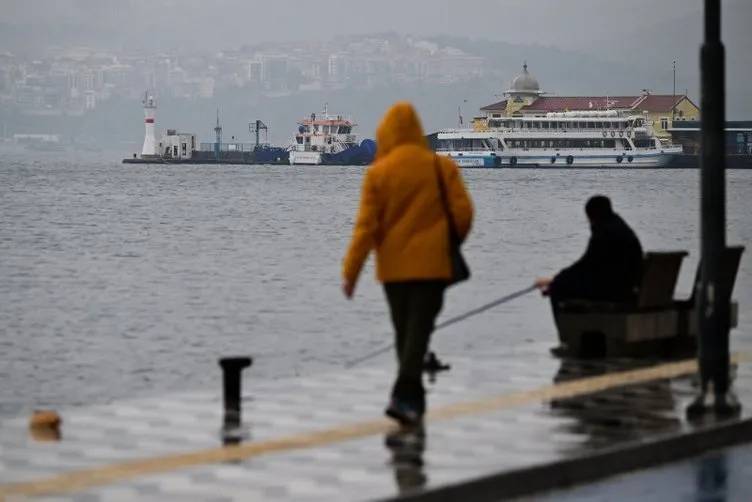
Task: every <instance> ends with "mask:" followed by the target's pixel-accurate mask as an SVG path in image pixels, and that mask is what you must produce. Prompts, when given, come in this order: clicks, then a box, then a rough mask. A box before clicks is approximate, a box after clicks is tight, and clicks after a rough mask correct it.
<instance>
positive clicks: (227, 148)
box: [199, 143, 256, 152]
mask: <svg viewBox="0 0 752 502" xmlns="http://www.w3.org/2000/svg"><path fill="white" fill-rule="evenodd" d="M216 145H217V144H216V143H201V144H200V145H199V150H200V151H203V152H213V151H215V147H216ZM255 147H256V144H255V143H220V144H219V151H220V152H252V151H253V149H254V148H255Z"/></svg>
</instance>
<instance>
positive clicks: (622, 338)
mask: <svg viewBox="0 0 752 502" xmlns="http://www.w3.org/2000/svg"><path fill="white" fill-rule="evenodd" d="M743 250H744V248H743V247H741V246H735V247H730V248H727V257H725V258H724V260H723V267H724V268H723V270H722V273H721V275H722V282H723V284H722V285H721V287H722V288H724V289H723V291H727V292H728V293H727V294H728V298H729V299H730V296H731V291H732V290H733V285H734V282H735V281H736V274H737V271H738V269H739V262H740V259H741V253H742V251H743ZM686 256H687V252H686V251H666V252H657V251H651V252H648V253H646V254H645V257H644V262H643V274H642V278H641V280H640V286H639V291H638V293H637V296H636V298H635V300H634V301H632V302H626V303H613V302H597V301H587V300H568V301H565V302H561V303H560V304H559V309H558V310H559V313H558V315H557V318H556V324H557V328H558V330H559V337H560V339H561V341H562V343H563V344H564V345H565V346H566V347H567V352H568V354H569V355H572V356H580V357H644V356H652V357H676V356H680V355H689V354H692V353H694V351H695V350H696V338H697V332H698V328H697V326H698V321H697V308H696V305H695V304H696V302H695V300H694V293H693V295H692V297H690V298H689V299H688V300H682V301H678V300H675V299H674V289H675V288H676V282H677V280H678V277H679V270H680V268H681V263H682V260H683V259H684V257H686ZM695 283H696V284H698V283H699V268H698V274H697V276H696V279H695ZM695 289H696V287H695ZM724 294H725V293H724ZM737 310H738V309H737V306H736V304H733V305H732V318H731V326H732V327H735V326H736V312H737Z"/></svg>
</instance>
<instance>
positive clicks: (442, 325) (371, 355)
mask: <svg viewBox="0 0 752 502" xmlns="http://www.w3.org/2000/svg"><path fill="white" fill-rule="evenodd" d="M534 289H536V286H535V284H533V285H532V286H528V287H526V288H524V289H520V290H519V291H515V292H514V293H510V294H508V295H506V296H502V297H501V298H498V299H496V300H494V301H492V302H490V303H486V304H485V305H481V306H480V307H478V308H475V309H473V310H469V311H467V312H465V313H464V314H460V315H458V316H455V317H452V318H451V319H447V320H446V321H444V322H442V323H439V324H437V325H436V326H435V327H434V328H433V330H434V331H438V330H440V329H441V328H446V327H447V326H451V325H452V324H455V323H458V322H460V321H464V320H465V319H467V318H468V317H472V316H474V315H477V314H480V313H481V312H485V311H486V310H488V309H492V308H494V307H496V306H498V305H501V304H502V303H506V302H508V301H511V300H514V299H515V298H519V297H520V296H524V295H526V294H528V293H529V292H531V291H533V290H534ZM392 347H394V343H390V344H389V345H385V346H384V347H381V348H380V349H377V350H374V351H373V352H369V353H368V354H366V355H364V356H361V357H359V358H357V359H353V360H352V361H349V362H348V363H346V364H345V368H352V367H353V366H355V365H357V364H360V363H362V362H363V361H367V360H369V359H371V358H374V357H376V356H378V355H380V354H383V353H384V352H387V351H388V350H390V349H391V348H392Z"/></svg>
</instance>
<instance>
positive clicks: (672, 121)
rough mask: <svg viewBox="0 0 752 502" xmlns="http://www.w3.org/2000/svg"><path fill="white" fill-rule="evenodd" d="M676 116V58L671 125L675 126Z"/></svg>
mask: <svg viewBox="0 0 752 502" xmlns="http://www.w3.org/2000/svg"><path fill="white" fill-rule="evenodd" d="M675 117H676V59H674V87H673V91H671V127H674V118H675Z"/></svg>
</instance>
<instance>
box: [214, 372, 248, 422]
mask: <svg viewBox="0 0 752 502" xmlns="http://www.w3.org/2000/svg"><path fill="white" fill-rule="evenodd" d="M251 362H252V360H251V358H250V357H225V358H222V359H220V360H219V365H220V366H221V367H222V372H223V384H224V385H223V387H224V406H225V418H224V426H225V428H233V427H239V426H240V422H241V420H240V382H241V380H240V374H241V372H242V371H243V369H245V368H247V367H248V366H250V365H251Z"/></svg>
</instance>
